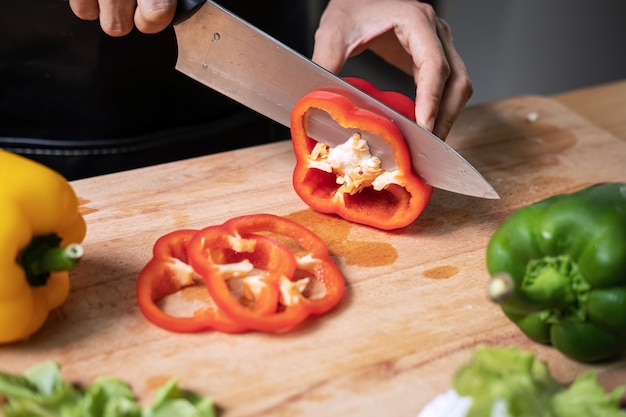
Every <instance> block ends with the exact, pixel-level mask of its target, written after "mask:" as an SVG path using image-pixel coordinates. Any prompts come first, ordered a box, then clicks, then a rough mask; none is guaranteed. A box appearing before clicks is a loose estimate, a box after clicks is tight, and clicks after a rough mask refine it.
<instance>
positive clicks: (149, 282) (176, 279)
mask: <svg viewBox="0 0 626 417" xmlns="http://www.w3.org/2000/svg"><path fill="white" fill-rule="evenodd" d="M196 233H197V230H178V231H174V232H171V233H168V234H166V235H164V236H162V237H160V238H159V239H158V240H157V241H156V243H155V245H154V248H153V257H152V259H151V260H150V261H149V262H148V263H147V264H146V265H145V266H144V268H143V269H142V270H141V272H140V273H139V277H138V278H137V283H136V292H137V301H138V304H139V308H140V310H141V312H142V313H143V314H144V316H145V317H146V318H147V319H148V320H149V321H150V322H152V323H154V324H156V325H157V326H159V327H162V328H164V329H166V330H170V331H175V332H198V331H202V330H209V329H213V330H218V331H221V332H225V333H242V332H245V331H247V330H249V328H248V327H247V326H244V325H242V324H240V323H238V322H236V321H235V320H233V319H232V318H231V317H229V316H228V315H226V314H225V313H224V312H223V311H222V310H221V309H219V307H217V306H207V307H205V308H201V309H199V310H196V311H195V312H194V314H193V315H192V316H187V317H179V316H173V315H170V314H168V313H166V312H165V311H163V310H162V309H161V308H160V307H159V306H158V305H157V302H158V301H159V300H161V299H162V298H164V297H165V296H167V295H170V294H173V293H175V292H178V291H180V290H181V289H183V288H185V287H188V286H191V285H194V284H196V283H197V282H198V281H199V282H202V279H201V278H200V277H199V276H198V275H197V274H196V273H195V271H194V270H193V268H192V267H191V266H190V265H189V263H188V257H187V247H188V245H189V242H190V241H191V238H192V237H193V236H194V235H195V234H196ZM268 243H269V242H266V241H261V242H260V243H257V248H258V253H262V249H261V246H265V248H266V250H269V249H270V245H269V244H268ZM207 296H208V294H207ZM277 298H278V296H277V293H276V292H275V291H270V290H266V289H261V290H260V291H259V292H258V293H257V297H256V298H255V300H254V306H253V307H250V308H254V311H256V312H259V313H271V312H273V311H274V310H275V309H276V304H277V302H278V301H277Z"/></svg>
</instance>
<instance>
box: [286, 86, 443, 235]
mask: <svg viewBox="0 0 626 417" xmlns="http://www.w3.org/2000/svg"><path fill="white" fill-rule="evenodd" d="M347 81H349V82H351V83H352V84H354V85H355V86H356V87H358V88H360V89H363V91H365V92H366V93H368V94H370V95H372V96H374V97H376V98H378V99H379V100H381V101H383V102H385V104H387V105H389V106H390V107H392V108H394V109H396V110H397V111H399V112H400V113H403V114H404V115H405V116H407V117H409V118H410V119H411V120H415V110H414V106H415V103H414V102H413V101H412V100H411V99H409V98H408V97H406V96H404V95H402V94H400V93H395V92H385V91H380V90H377V89H376V88H375V87H374V86H373V84H371V83H369V82H367V81H365V80H359V79H354V78H347ZM311 109H317V110H322V111H324V112H326V113H327V114H328V115H329V116H330V117H331V118H332V119H333V120H334V121H335V122H337V123H338V124H339V125H340V126H342V127H344V128H346V129H356V130H358V131H361V132H368V133H370V134H373V135H376V136H378V137H380V138H382V139H383V140H384V141H385V142H387V143H388V144H389V146H390V147H391V149H392V151H393V158H394V159H395V162H396V165H397V167H398V172H397V173H396V174H395V175H394V176H393V181H392V182H389V183H387V184H386V185H384V187H383V188H382V189H380V190H376V189H374V187H373V186H369V185H366V184H368V182H367V181H366V182H364V186H358V188H357V190H356V191H354V190H352V191H351V192H350V193H349V192H344V191H342V190H343V185H342V184H344V183H345V182H342V183H338V181H339V180H340V178H338V175H337V173H336V172H335V167H333V170H332V172H328V171H324V170H322V169H319V165H320V164H319V161H320V160H317V159H316V158H317V156H313V155H312V153H315V152H314V149H315V147H316V145H317V144H318V143H317V141H315V140H314V139H312V138H310V137H309V136H308V134H307V130H306V126H307V118H308V111H309V110H311ZM348 136H349V135H348V134H347V135H346V138H345V139H346V140H348V139H349V137H348ZM291 138H292V144H293V147H294V153H295V156H296V166H295V168H294V172H293V186H294V189H295V191H296V193H297V194H298V195H299V196H300V198H301V199H302V200H303V201H304V202H305V203H307V204H308V205H309V206H310V207H311V208H313V209H314V210H317V211H320V212H323V213H335V214H337V215H339V216H341V217H343V218H344V219H346V220H349V221H352V222H355V223H361V224H365V225H368V226H372V227H376V228H379V229H383V230H392V229H397V228H401V227H405V226H408V225H409V224H411V223H412V222H413V221H414V220H415V219H416V218H417V217H418V216H419V214H420V213H421V212H422V211H423V209H424V207H425V206H426V204H427V203H428V201H429V200H430V196H431V194H432V187H431V186H430V185H427V184H425V183H424V182H422V180H421V179H420V178H419V177H418V176H417V175H416V174H415V171H414V170H413V164H412V161H411V155H410V152H409V148H408V146H407V144H406V141H405V139H404V136H403V134H402V132H401V131H400V129H399V128H398V127H397V126H396V125H395V124H394V123H393V122H392V121H391V120H389V119H387V118H385V117H383V116H380V115H378V114H375V113H373V112H371V111H368V110H365V109H361V108H358V107H357V106H355V105H354V104H353V103H352V102H351V101H350V100H349V99H348V98H346V97H344V96H343V95H341V94H339V93H336V92H330V91H324V90H318V91H313V92H311V93H308V94H306V95H305V96H303V97H302V98H301V99H300V100H299V101H298V102H297V103H296V105H295V106H294V108H293V110H292V113H291ZM329 155H330V154H329ZM348 156H351V155H346V156H344V157H343V158H342V159H343V160H345V159H346V158H347V157H348ZM323 157H325V156H323ZM314 161H315V162H314ZM321 161H322V162H323V161H324V160H323V159H322V160H321ZM326 161H329V159H326ZM326 169H330V168H329V167H327V168H326ZM362 179H363V178H362V177H356V178H352V177H349V180H350V181H355V183H356V182H358V181H361V180H362ZM343 181H348V180H346V179H345V178H343ZM368 181H369V180H368Z"/></svg>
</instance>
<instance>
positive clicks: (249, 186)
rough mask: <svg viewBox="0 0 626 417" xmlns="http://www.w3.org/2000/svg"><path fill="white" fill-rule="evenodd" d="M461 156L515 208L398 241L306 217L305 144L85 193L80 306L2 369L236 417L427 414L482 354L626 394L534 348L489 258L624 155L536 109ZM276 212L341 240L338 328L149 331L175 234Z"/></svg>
mask: <svg viewBox="0 0 626 417" xmlns="http://www.w3.org/2000/svg"><path fill="white" fill-rule="evenodd" d="M448 142H449V143H450V144H451V145H452V146H453V147H454V148H455V149H458V150H459V152H460V153H461V154H462V155H463V156H464V157H466V158H467V159H468V160H469V161H470V162H471V163H472V164H474V165H475V166H476V168H478V169H479V170H480V171H481V172H482V173H483V174H484V175H485V177H486V178H487V180H488V181H490V182H491V183H492V184H493V185H494V187H495V189H496V190H497V191H498V192H499V193H500V195H501V197H502V198H501V200H498V201H494V200H481V199H476V198H471V197H465V196H462V195H456V194H451V193H448V192H445V191H440V190H436V191H435V193H434V194H433V198H432V200H431V202H430V204H429V205H428V207H427V209H426V210H425V211H424V212H423V214H422V215H421V216H420V218H419V219H418V220H417V221H416V222H415V223H414V224H413V225H412V226H410V227H407V228H406V229H403V230H399V231H395V232H382V231H378V230H375V229H371V228H367V227H362V226H358V225H354V224H349V223H347V222H346V221H343V220H341V219H339V218H336V217H333V216H327V215H322V214H318V213H315V212H313V211H311V210H310V209H308V207H307V206H306V205H305V204H304V203H302V202H301V201H300V200H299V198H298V197H297V195H296V194H295V192H294V191H293V188H292V186H291V173H292V170H293V166H294V163H295V159H294V157H293V155H292V149H291V144H290V142H281V143H275V144H271V145H266V146H259V147H255V148H249V149H243V150H239V151H234V152H228V153H225V154H218V155H212V156H207V157H203V158H197V159H192V160H188V161H182V162H175V163H171V164H165V165H160V166H155V167H150V168H144V169H139V170H135V171H129V172H123V173H118V174H113V175H107V176H102V177H97V178H92V179H86V180H80V181H76V182H74V183H73V185H74V187H75V189H76V191H77V193H78V195H79V196H80V198H81V201H82V211H83V213H84V215H85V219H86V221H87V223H88V227H89V230H88V236H87V238H86V240H85V242H84V246H85V250H86V257H85V259H84V261H82V262H81V264H80V265H79V266H78V267H77V268H76V269H75V270H74V271H73V272H72V292H71V294H70V297H69V299H68V300H67V302H66V303H65V304H64V305H63V306H62V308H60V309H58V310H57V311H55V312H53V314H52V315H51V317H50V319H49V320H48V322H47V323H46V325H45V327H44V328H43V329H42V330H41V331H40V332H38V333H37V334H36V335H35V336H34V337H33V338H31V339H30V340H28V341H26V342H23V343H18V344H13V345H9V346H2V347H0V367H1V368H2V370H4V371H10V372H23V371H24V370H25V369H26V368H27V367H29V366H31V365H33V364H35V363H37V362H40V361H43V360H48V359H53V360H56V361H58V362H60V364H61V366H62V371H63V375H64V377H65V378H67V379H69V380H71V381H74V382H78V383H85V384H86V383H89V382H91V381H93V379H95V378H96V377H98V376H100V375H104V374H108V375H115V376H119V377H122V378H124V379H125V380H127V381H128V382H130V383H131V384H132V386H133V389H134V390H135V392H136V393H137V394H138V396H139V397H140V398H142V399H144V400H146V401H149V400H151V398H152V395H153V393H154V389H155V388H156V387H157V386H159V385H161V384H163V383H164V382H165V381H166V380H168V379H169V378H170V377H173V376H176V377H178V378H179V379H180V381H181V385H182V387H183V388H186V389H191V390H194V391H196V392H198V393H199V394H202V395H211V396H213V397H214V399H215V401H216V402H217V404H218V405H219V407H220V408H221V409H222V410H223V414H222V416H223V417H242V416H260V415H262V416H277V417H278V416H280V417H292V416H351V415H364V416H392V415H393V416H406V417H413V416H416V415H417V413H418V412H419V411H420V409H421V408H422V407H423V406H424V404H426V403H427V402H428V401H430V400H431V399H432V398H433V397H434V396H436V395H437V394H439V393H440V392H442V391H444V390H446V389H448V388H449V387H450V384H451V378H452V376H453V375H454V373H455V371H456V369H457V368H458V367H459V366H460V365H461V364H462V363H464V362H465V361H467V360H468V359H469V358H470V355H471V353H472V351H473V350H474V348H475V347H476V346H477V345H478V344H481V343H486V344H492V345H512V344H513V345H518V346H520V347H522V348H524V349H528V350H532V351H534V352H536V353H537V354H538V355H539V356H540V357H541V358H542V359H545V360H547V361H548V363H549V365H550V369H551V370H552V372H553V374H554V376H555V377H556V378H557V379H559V380H560V381H562V382H563V383H568V382H570V381H572V380H573V379H574V377H575V376H576V375H577V374H579V373H580V372H581V371H583V370H586V369H594V370H596V371H597V372H598V373H599V376H600V377H599V378H600V381H601V383H602V384H603V385H604V386H605V387H606V388H607V389H612V388H613V387H615V386H617V385H618V384H623V383H626V361H625V360H621V361H615V362H611V363H609V364H602V365H595V366H590V365H584V364H580V363H576V362H573V361H571V360H569V359H566V358H564V357H563V356H562V355H561V354H559V353H558V352H556V351H555V350H554V349H552V348H550V347H546V346H540V345H537V344H534V343H532V342H530V341H529V340H528V339H527V338H526V337H524V336H523V335H522V334H521V333H520V332H519V331H518V330H517V328H516V327H515V326H514V325H512V324H511V323H510V322H509V321H508V319H506V318H505V317H504V316H503V315H502V313H501V311H500V309H499V307H497V306H495V305H494V304H492V303H490V302H489V301H487V299H486V296H485V286H486V282H487V278H488V276H487V272H486V269H485V259H484V255H485V246H486V244H487V242H488V240H489V238H490V236H491V235H492V233H493V232H494V231H495V229H496V228H497V227H498V226H499V225H500V224H501V222H502V221H503V220H504V219H505V218H506V217H507V215H509V214H510V213H511V212H512V211H513V210H514V209H516V208H519V207H521V206H522V205H525V204H530V203H533V202H535V201H538V200H540V199H543V198H546V197H548V196H550V195H553V194H557V193H563V192H570V191H574V190H577V189H580V188H583V187H586V186H588V185H591V184H594V183H598V182H605V181H626V164H625V163H624V159H625V157H626V143H625V142H623V141H621V140H620V139H617V138H615V137H614V136H612V135H610V134H608V133H607V132H605V131H602V130H601V129H599V128H597V127H595V126H594V125H592V124H591V123H589V122H588V121H586V120H585V119H583V118H582V117H580V116H578V115H576V114H574V113H572V112H571V111H569V110H567V109H566V108H565V107H563V106H561V105H560V104H558V103H556V102H555V101H552V100H550V99H547V98H541V97H535V96H527V97H517V98H512V99H509V100H504V101H499V102H495V103H492V104H488V105H482V106H476V107H471V108H468V109H467V110H466V111H465V112H464V113H463V114H462V116H461V118H460V120H459V122H458V123H457V124H456V125H455V128H454V130H453V132H452V134H451V136H450V138H449V140H448ZM260 212H269V213H274V214H278V215H283V216H286V217H288V218H291V219H293V220H296V221H298V222H300V223H302V224H304V225H305V226H308V227H310V228H311V229H312V230H314V231H315V232H317V233H318V234H319V235H320V236H321V237H323V238H324V239H325V240H326V242H327V243H328V245H329V248H330V250H331V252H332V254H333V257H334V259H335V260H336V262H337V263H338V265H339V267H340V268H341V270H342V271H343V272H344V274H345V278H346V281H347V283H348V286H347V291H346V295H345V299H344V300H343V302H342V303H341V305H340V306H339V307H338V308H337V309H336V310H334V311H333V313H332V314H329V315H327V316H323V317H321V318H319V319H317V320H315V321H310V322H308V324H307V325H306V326H303V327H302V328H301V329H299V330H297V331H293V332H291V333H288V334H283V335H266V334H260V333H249V334H243V335H226V334H220V333H215V332H207V333H200V334H191V335H186V334H176V333H169V332H167V331H164V330H161V329H159V328H157V327H155V326H153V325H151V324H150V323H148V322H147V321H146V320H145V319H144V318H143V316H142V315H141V313H140V312H139V310H138V308H137V305H136V301H135V294H134V284H135V279H136V276H137V274H138V272H139V270H140V269H141V268H142V266H143V265H144V264H145V263H146V262H147V261H148V259H149V258H150V255H151V248H152V245H153V243H154V241H155V240H156V239H157V238H158V237H159V236H161V235H163V234H165V233H167V232H169V231H172V230H175V229H180V228H201V227H204V226H208V225H211V224H216V223H221V222H223V221H225V220H227V219H228V218H230V217H233V216H236V215H242V214H248V213H260Z"/></svg>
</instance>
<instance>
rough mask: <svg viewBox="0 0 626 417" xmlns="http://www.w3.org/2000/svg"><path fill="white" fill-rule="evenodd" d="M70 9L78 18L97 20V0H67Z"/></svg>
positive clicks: (98, 11)
mask: <svg viewBox="0 0 626 417" xmlns="http://www.w3.org/2000/svg"><path fill="white" fill-rule="evenodd" d="M69 3H70V9H72V12H73V13H74V14H75V15H76V16H77V17H78V18H80V19H83V20H97V19H98V16H99V15H100V7H98V1H97V0H69Z"/></svg>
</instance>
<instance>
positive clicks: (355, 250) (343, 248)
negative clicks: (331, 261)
mask: <svg viewBox="0 0 626 417" xmlns="http://www.w3.org/2000/svg"><path fill="white" fill-rule="evenodd" d="M284 217H286V218H288V219H290V220H293V221H295V222H297V223H299V224H301V225H303V226H305V227H307V228H308V229H310V230H311V231H313V232H314V233H315V234H317V235H318V236H319V237H320V238H322V240H323V241H324V242H326V245H328V250H329V251H330V252H331V254H333V255H335V256H337V257H340V258H342V259H343V260H344V261H345V262H346V263H347V264H349V265H356V266H362V267H376V266H386V265H391V264H393V263H394V262H395V261H396V259H398V252H397V251H396V249H395V248H394V247H393V246H392V245H391V244H389V243H386V242H375V241H365V240H349V239H348V236H349V234H350V229H351V228H352V227H353V226H354V225H353V224H352V223H350V222H349V221H347V220H344V219H342V218H340V217H338V216H334V215H329V214H323V213H318V212H316V211H314V210H311V209H306V210H301V211H297V212H294V213H291V214H289V215H286V216H284Z"/></svg>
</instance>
